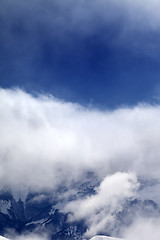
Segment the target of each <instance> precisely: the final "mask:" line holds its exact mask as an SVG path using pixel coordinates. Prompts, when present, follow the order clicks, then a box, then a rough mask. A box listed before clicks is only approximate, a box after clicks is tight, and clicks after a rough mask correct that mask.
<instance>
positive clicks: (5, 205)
mask: <svg viewBox="0 0 160 240" xmlns="http://www.w3.org/2000/svg"><path fill="white" fill-rule="evenodd" d="M10 207H11V202H10V201H6V200H0V212H1V213H3V214H8V209H10Z"/></svg>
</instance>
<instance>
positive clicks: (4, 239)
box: [0, 236, 9, 240]
mask: <svg viewBox="0 0 160 240" xmlns="http://www.w3.org/2000/svg"><path fill="white" fill-rule="evenodd" d="M0 240H9V239H8V238H5V237H2V236H0Z"/></svg>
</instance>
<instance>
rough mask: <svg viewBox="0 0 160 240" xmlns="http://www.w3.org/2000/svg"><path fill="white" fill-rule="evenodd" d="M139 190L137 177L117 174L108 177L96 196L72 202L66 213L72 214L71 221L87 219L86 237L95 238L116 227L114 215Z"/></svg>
mask: <svg viewBox="0 0 160 240" xmlns="http://www.w3.org/2000/svg"><path fill="white" fill-rule="evenodd" d="M137 188H138V183H137V179H136V176H135V175H134V174H131V173H130V174H128V173H120V172H118V173H116V174H114V175H111V176H107V177H106V178H105V179H104V180H103V181H102V182H101V184H100V186H99V187H98V188H97V189H96V194H95V195H92V196H89V197H87V198H85V199H81V200H76V201H73V202H70V203H69V204H68V205H67V206H65V209H64V211H65V212H71V215H70V218H69V220H70V221H75V220H80V219H85V220H86V222H87V226H88V230H87V232H86V236H94V235H96V234H97V233H98V232H100V231H103V230H104V229H109V228H110V225H111V226H113V225H114V213H115V212H117V211H119V210H121V206H122V203H123V202H124V200H126V199H128V198H131V197H133V196H135V192H136V190H137Z"/></svg>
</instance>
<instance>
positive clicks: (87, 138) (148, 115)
mask: <svg viewBox="0 0 160 240" xmlns="http://www.w3.org/2000/svg"><path fill="white" fill-rule="evenodd" d="M0 115H1V121H0V131H1V142H0V161H1V164H0V180H1V181H0V182H1V187H3V186H4V185H9V186H12V187H15V188H17V186H18V187H19V188H21V186H22V188H24V186H26V188H33V189H40V190H42V189H43V188H48V189H54V188H55V187H56V186H57V185H58V184H60V183H63V182H65V183H67V182H68V183H69V182H71V181H72V180H76V179H78V178H80V177H81V174H82V173H83V172H85V171H93V172H94V173H95V174H96V175H97V176H99V177H100V179H104V177H105V176H106V175H107V174H113V173H115V172H117V171H126V172H127V171H131V172H135V173H136V174H138V175H141V176H148V177H159V175H160V170H159V169H160V168H159V157H160V150H159V144H158V143H159V141H160V134H159V129H160V121H159V119H160V107H159V106H149V105H138V106H136V107H134V108H121V109H117V110H115V111H99V110H96V109H87V108H83V107H82V106H80V105H77V104H72V103H66V102H63V101H60V100H58V99H55V98H53V97H52V96H45V95H40V96H38V97H33V96H31V95H29V94H27V93H25V92H23V91H21V90H4V89H1V91H0ZM148 170H149V171H148Z"/></svg>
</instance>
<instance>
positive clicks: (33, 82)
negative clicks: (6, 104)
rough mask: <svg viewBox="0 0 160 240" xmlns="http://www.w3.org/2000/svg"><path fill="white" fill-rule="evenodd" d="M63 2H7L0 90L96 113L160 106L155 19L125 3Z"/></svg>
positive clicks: (2, 16)
mask: <svg viewBox="0 0 160 240" xmlns="http://www.w3.org/2000/svg"><path fill="white" fill-rule="evenodd" d="M58 1H59V0H46V1H44V0H39V1H37V0H33V1H31V0H29V1H27V3H26V2H25V1H24V0H21V1H20V0H15V1H11V0H1V3H0V4H1V7H0V29H1V30H0V86H1V87H3V88H10V87H20V88H23V89H25V90H26V91H29V92H43V93H50V94H53V95H55V96H56V97H58V98H62V99H65V100H67V101H72V102H79V103H82V104H85V105H88V104H93V105H94V106H97V107H108V108H110V107H111V108H112V107H113V108H115V107H118V106H120V105H134V104H136V103H138V102H142V101H143V102H144V101H145V102H150V103H154V102H157V99H159V90H160V85H159V83H160V80H159V79H160V61H159V60H160V44H159V43H160V30H159V25H158V24H157V22H155V25H156V24H157V25H156V27H154V28H153V27H152V24H151V21H152V14H151V15H149V14H150V13H145V12H143V9H140V10H141V11H138V13H137V10H135V12H134V11H130V10H131V8H133V6H130V5H127V6H126V5H125V3H124V4H122V1H120V3H121V4H117V3H116V1H104V0H99V1H98V0H94V1H89V0H86V1H84V0H83V1H82V0H78V1H74V0H66V1H63V0H62V1H61V2H60V3H59V2H58ZM147 1H148V0H147ZM124 2H126V1H124ZM137 7H138V6H137ZM141 8H143V6H141ZM133 10H134V9H133ZM143 14H144V15H143ZM147 14H148V15H147Z"/></svg>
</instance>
